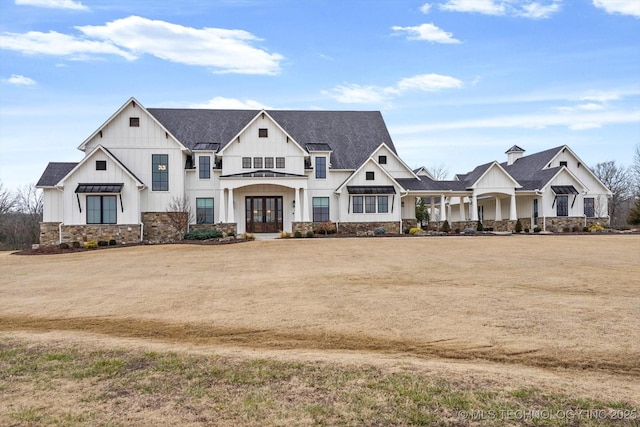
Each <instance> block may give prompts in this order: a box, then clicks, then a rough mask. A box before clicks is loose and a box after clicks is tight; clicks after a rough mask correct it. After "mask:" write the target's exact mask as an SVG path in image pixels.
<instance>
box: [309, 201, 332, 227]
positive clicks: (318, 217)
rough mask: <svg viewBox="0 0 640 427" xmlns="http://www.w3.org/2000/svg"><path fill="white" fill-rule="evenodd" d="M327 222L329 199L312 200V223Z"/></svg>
mask: <svg viewBox="0 0 640 427" xmlns="http://www.w3.org/2000/svg"><path fill="white" fill-rule="evenodd" d="M324 221H329V198H328V197H314V198H313V222H324Z"/></svg>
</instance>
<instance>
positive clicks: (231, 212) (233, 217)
mask: <svg viewBox="0 0 640 427" xmlns="http://www.w3.org/2000/svg"><path fill="white" fill-rule="evenodd" d="M227 222H236V218H235V215H234V212H233V188H229V215H227Z"/></svg>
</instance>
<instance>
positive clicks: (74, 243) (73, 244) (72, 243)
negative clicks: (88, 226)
mask: <svg viewBox="0 0 640 427" xmlns="http://www.w3.org/2000/svg"><path fill="white" fill-rule="evenodd" d="M71 247H72V248H74V249H78V248H79V247H80V242H71Z"/></svg>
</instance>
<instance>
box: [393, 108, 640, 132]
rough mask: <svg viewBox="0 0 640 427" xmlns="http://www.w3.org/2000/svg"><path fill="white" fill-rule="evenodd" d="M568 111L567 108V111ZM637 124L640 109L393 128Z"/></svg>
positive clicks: (582, 127) (579, 127) (430, 129)
mask: <svg viewBox="0 0 640 427" xmlns="http://www.w3.org/2000/svg"><path fill="white" fill-rule="evenodd" d="M567 113H570V111H567ZM624 123H640V111H611V112H600V113H592V112H588V113H585V112H575V113H573V114H529V115H518V116H499V117H489V118H483V119H476V120H460V121H454V122H440V123H434V124H423V125H412V126H400V127H397V128H394V129H393V132H394V133H396V134H414V133H421V132H433V131H443V130H461V129H500V128H521V129H544V128H547V127H550V126H565V127H567V128H569V129H571V130H585V129H594V128H597V127H602V126H605V125H609V124H624Z"/></svg>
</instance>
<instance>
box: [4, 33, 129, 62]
mask: <svg viewBox="0 0 640 427" xmlns="http://www.w3.org/2000/svg"><path fill="white" fill-rule="evenodd" d="M0 46H1V47H2V48H3V49H9V50H16V51H19V52H22V53H25V54H27V55H54V56H69V57H71V58H72V59H87V58H88V56H89V55H104V54H108V55H119V56H122V57H123V58H125V59H127V60H134V59H136V55H134V54H132V53H130V52H127V51H125V50H122V49H120V48H119V47H117V46H114V45H113V44H111V43H109V42H105V41H97V40H87V39H82V38H79V37H74V36H70V35H67V34H61V33H58V32H55V31H49V32H48V33H41V32H39V31H29V32H28V33H23V34H17V33H2V35H0Z"/></svg>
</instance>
